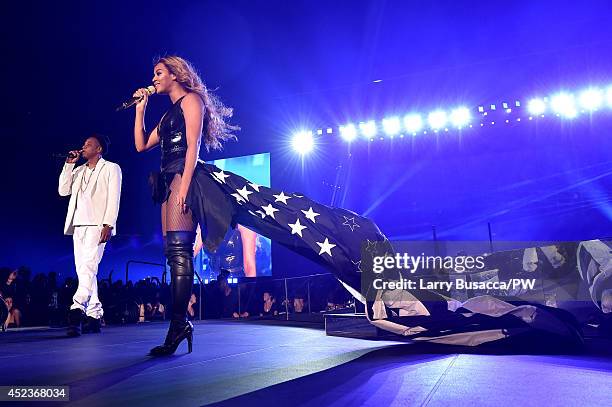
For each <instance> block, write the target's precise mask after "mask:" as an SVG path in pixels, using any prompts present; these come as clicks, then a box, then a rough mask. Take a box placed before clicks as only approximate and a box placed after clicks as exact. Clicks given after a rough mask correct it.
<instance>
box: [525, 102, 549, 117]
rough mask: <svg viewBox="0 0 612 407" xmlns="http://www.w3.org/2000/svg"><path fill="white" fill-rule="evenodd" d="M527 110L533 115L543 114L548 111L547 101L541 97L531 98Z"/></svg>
mask: <svg viewBox="0 0 612 407" xmlns="http://www.w3.org/2000/svg"><path fill="white" fill-rule="evenodd" d="M527 111H528V112H529V114H531V115H533V116H538V115H541V114H542V113H544V112H545V111H546V102H544V100H542V99H540V98H534V99H531V100H530V101H529V102H528V103H527Z"/></svg>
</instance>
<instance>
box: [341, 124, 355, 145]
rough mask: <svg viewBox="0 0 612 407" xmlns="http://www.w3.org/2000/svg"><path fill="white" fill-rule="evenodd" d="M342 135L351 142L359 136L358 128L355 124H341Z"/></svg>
mask: <svg viewBox="0 0 612 407" xmlns="http://www.w3.org/2000/svg"><path fill="white" fill-rule="evenodd" d="M340 137H342V138H343V139H344V140H346V141H348V142H351V141H353V140H355V139H356V138H357V129H356V128H355V125H354V124H347V125H345V126H340Z"/></svg>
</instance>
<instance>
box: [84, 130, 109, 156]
mask: <svg viewBox="0 0 612 407" xmlns="http://www.w3.org/2000/svg"><path fill="white" fill-rule="evenodd" d="M89 137H90V138H95V139H96V140H97V141H98V144H100V147H102V154H106V153H107V152H108V148H109V146H110V140H109V139H108V137H106V136H104V135H102V134H98V133H94V134H92V135H91V136H89Z"/></svg>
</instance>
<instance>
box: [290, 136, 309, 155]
mask: <svg viewBox="0 0 612 407" xmlns="http://www.w3.org/2000/svg"><path fill="white" fill-rule="evenodd" d="M291 145H292V147H293V149H294V150H295V151H296V152H297V153H298V154H300V155H305V154H308V153H309V152H311V151H312V149H313V148H314V138H313V137H312V132H311V131H300V132H298V133H296V134H295V135H294V136H293V139H292V140H291Z"/></svg>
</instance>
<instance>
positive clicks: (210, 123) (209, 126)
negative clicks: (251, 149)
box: [153, 55, 240, 150]
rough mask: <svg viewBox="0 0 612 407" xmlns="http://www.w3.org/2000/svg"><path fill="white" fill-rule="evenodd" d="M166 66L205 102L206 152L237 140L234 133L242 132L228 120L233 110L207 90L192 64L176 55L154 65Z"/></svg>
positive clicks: (203, 131)
mask: <svg viewBox="0 0 612 407" xmlns="http://www.w3.org/2000/svg"><path fill="white" fill-rule="evenodd" d="M160 63H161V64H164V66H165V67H166V68H167V69H168V71H169V72H170V73H171V74H173V75H174V76H176V81H177V82H178V83H180V84H181V86H182V87H183V88H185V90H186V91H187V92H193V93H197V94H198V96H200V98H201V99H202V101H203V102H204V127H203V129H202V135H203V136H204V145H205V146H206V150H211V149H213V150H219V149H221V148H222V146H223V142H224V141H227V140H235V139H236V136H235V135H234V134H233V132H235V131H238V130H240V127H239V126H235V125H231V124H229V123H228V122H227V119H229V118H230V117H232V115H233V109H232V108H231V107H227V106H225V105H224V104H223V102H221V101H220V100H219V98H218V97H217V96H215V95H214V94H213V93H211V92H210V91H209V90H208V89H207V88H206V85H205V84H204V82H203V81H202V79H201V78H200V76H199V75H198V73H197V71H196V70H195V68H194V67H193V65H191V63H190V62H189V61H187V60H185V59H184V58H181V57H179V56H176V55H170V56H164V57H159V58H157V60H156V61H155V63H154V64H153V66H155V65H157V64H160Z"/></svg>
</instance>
